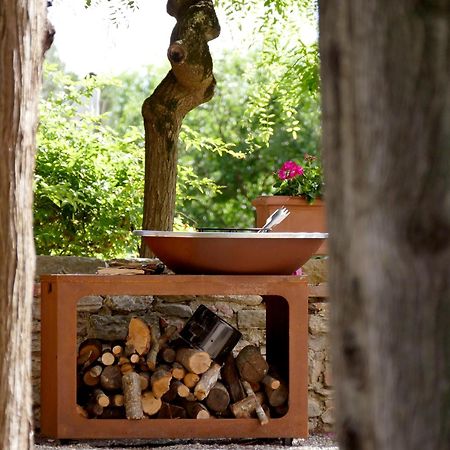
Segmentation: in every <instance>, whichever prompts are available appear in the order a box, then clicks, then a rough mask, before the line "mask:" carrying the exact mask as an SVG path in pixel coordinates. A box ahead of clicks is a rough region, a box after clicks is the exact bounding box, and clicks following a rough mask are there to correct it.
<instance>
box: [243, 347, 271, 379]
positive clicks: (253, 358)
mask: <svg viewBox="0 0 450 450" xmlns="http://www.w3.org/2000/svg"><path fill="white" fill-rule="evenodd" d="M236 366H237V368H238V371H239V374H240V376H241V378H242V379H243V380H245V381H249V382H251V383H258V382H260V381H261V380H262V379H263V378H264V376H265V375H266V374H267V371H268V369H269V365H268V364H267V362H266V360H265V359H264V358H263V356H262V355H261V352H260V351H259V349H258V347H256V346H254V345H247V346H245V347H244V348H243V349H242V350H241V351H240V352H239V354H238V356H237V357H236Z"/></svg>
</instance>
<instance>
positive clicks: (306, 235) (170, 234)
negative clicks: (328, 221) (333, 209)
mask: <svg viewBox="0 0 450 450" xmlns="http://www.w3.org/2000/svg"><path fill="white" fill-rule="evenodd" d="M133 234H134V235H136V236H141V237H166V238H174V237H177V238H200V239H205V238H210V239H211V238H227V239H228V238H231V239H327V238H328V233H320V232H270V233H252V232H234V231H229V232H208V231H158V230H134V231H133Z"/></svg>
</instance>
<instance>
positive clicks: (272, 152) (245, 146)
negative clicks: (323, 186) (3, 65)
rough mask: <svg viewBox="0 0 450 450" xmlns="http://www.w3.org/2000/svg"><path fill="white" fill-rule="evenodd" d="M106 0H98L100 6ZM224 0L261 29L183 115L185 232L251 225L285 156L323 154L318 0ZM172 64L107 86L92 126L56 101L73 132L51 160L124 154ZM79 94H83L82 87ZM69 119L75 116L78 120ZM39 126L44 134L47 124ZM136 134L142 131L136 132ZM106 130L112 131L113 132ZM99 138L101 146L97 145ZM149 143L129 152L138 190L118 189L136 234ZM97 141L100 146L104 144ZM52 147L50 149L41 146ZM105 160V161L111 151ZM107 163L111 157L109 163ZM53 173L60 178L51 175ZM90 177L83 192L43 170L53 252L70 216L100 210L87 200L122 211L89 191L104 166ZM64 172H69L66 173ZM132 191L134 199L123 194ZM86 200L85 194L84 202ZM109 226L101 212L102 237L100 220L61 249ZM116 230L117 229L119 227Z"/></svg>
mask: <svg viewBox="0 0 450 450" xmlns="http://www.w3.org/2000/svg"><path fill="white" fill-rule="evenodd" d="M101 1H102V0H94V1H92V4H94V3H95V2H101ZM103 1H106V0H103ZM87 3H91V2H89V1H88V2H87ZM129 3H130V2H128V1H126V0H115V1H112V2H111V6H112V10H113V9H114V8H116V9H117V6H119V7H120V8H122V7H123V8H128V7H129V6H131V7H133V8H135V7H137V6H138V4H139V2H138V1H136V2H131V3H133V5H129ZM216 3H217V4H219V6H220V7H221V8H222V9H225V11H226V13H227V20H231V21H236V23H243V22H242V21H245V20H249V18H251V21H252V24H255V33H253V36H252V39H251V42H250V48H251V50H250V51H249V53H247V54H245V55H242V54H241V55H239V54H237V53H233V52H228V53H225V54H224V55H223V57H222V58H220V59H217V58H215V61H214V71H215V75H216V78H217V87H216V93H215V96H214V98H213V99H212V100H211V101H210V102H208V103H206V104H204V105H202V106H201V107H199V108H196V109H195V110H193V111H191V112H190V113H189V114H188V115H187V117H186V118H185V120H184V124H183V128H182V131H181V134H180V148H179V155H180V156H179V169H178V186H177V205H176V212H177V217H176V219H175V222H176V228H178V229H182V228H183V227H184V226H185V225H186V224H189V225H192V226H217V227H224V226H226V227H229V226H235V227H249V226H253V221H254V217H253V210H252V207H251V204H250V203H251V200H252V199H253V198H255V197H257V196H259V195H262V194H273V184H274V182H275V178H274V177H275V173H276V170H277V169H278V168H279V167H280V166H281V164H282V163H283V162H285V161H287V160H297V161H300V160H302V159H303V157H304V155H305V154H310V155H315V156H317V157H318V158H320V151H319V150H320V149H319V136H320V108H319V105H320V96H319V57H318V48H317V44H316V43H313V44H308V45H307V44H305V43H304V42H303V41H302V39H301V34H300V31H301V26H302V24H303V23H304V21H307V22H309V23H310V24H313V25H315V24H316V21H317V2H316V0H274V1H267V0H245V1H242V0H220V1H216ZM123 10H125V9H123ZM300 18H301V20H299V19H300ZM219 39H220V37H219ZM244 47H247V45H246V43H242V48H244ZM166 71H167V69H155V68H153V67H149V68H148V69H147V71H146V72H144V73H133V74H123V75H121V76H120V77H119V79H118V81H117V82H116V83H112V84H111V83H109V84H104V85H103V86H102V101H101V110H102V111H107V114H106V113H105V114H103V115H102V116H101V118H97V119H96V120H92V121H91V119H88V120H87V121H86V123H85V115H83V116H81V115H80V114H79V112H78V109H77V108H78V107H76V108H75V110H69V111H67V110H65V109H62V106H63V105H58V106H57V107H55V105H49V106H48V111H49V112H48V113H47V114H48V122H49V124H50V125H48V126H49V128H51V123H52V122H53V126H54V127H55V129H56V128H58V127H61V129H62V130H65V127H67V130H65V131H61V130H59V131H58V132H57V131H56V130H55V131H54V132H55V133H59V134H58V136H60V137H61V139H59V138H58V139H56V141H57V144H56V143H54V142H53V140H52V139H51V138H48V139H47V142H46V146H45V147H48V148H52V146H53V147H55V150H54V151H53V150H52V151H53V153H51V154H50V155H49V156H48V160H49V163H48V165H49V166H52V165H53V164H54V165H55V166H58V164H60V165H63V164H62V163H61V161H59V162H57V161H56V160H58V159H59V156H58V155H59V154H63V155H64V156H63V157H62V158H61V159H62V160H63V162H64V164H65V163H66V162H68V161H70V159H71V158H75V159H76V158H78V160H80V161H83V164H86V165H88V164H91V166H92V165H94V164H93V163H89V161H93V160H95V158H97V157H98V156H95V157H94V154H95V155H98V154H100V155H104V154H105V153H116V150H115V149H116V148H119V149H120V148H122V147H121V145H120V142H121V141H122V139H125V138H124V137H123V136H128V133H129V132H130V130H133V127H138V128H139V129H141V130H142V128H143V126H142V117H141V105H142V102H143V101H144V99H145V98H146V97H148V96H149V95H150V94H151V93H152V92H153V90H154V89H155V87H156V86H157V85H158V84H159V82H160V81H161V80H162V78H163V77H164V75H165V73H166ZM64 89H65V90H66V91H67V95H68V98H69V100H70V102H72V103H73V102H74V99H73V98H71V97H70V89H68V88H64ZM83 89H86V88H85V87H84V88H83ZM76 92H77V93H78V94H79V88H77V90H76ZM51 101H54V100H51ZM70 102H69V103H70ZM75 103H76V102H75ZM58 108H59V109H58ZM52 110H53V111H55V113H56V114H57V115H58V116H59V117H60V118H61V117H66V120H65V121H62V122H63V123H61V124H59V125H58V119H57V118H51V117H50V112H51V111H52ZM75 117H76V118H78V119H75ZM81 118H82V120H81ZM43 120H45V117H43ZM61 120H62V119H61ZM66 122H71V123H72V125H68V124H67V123H66ZM94 124H95V125H94ZM41 129H42V130H43V131H44V128H43V127H41ZM111 129H114V131H112V130H111ZM94 130H95V131H94ZM43 131H42V132H43ZM100 131H101V132H100ZM42 132H41V133H42ZM98 132H100V134H99V135H97V137H96V138H94V137H93V136H95V133H98ZM133 132H134V133H136V130H134V131H133ZM102 133H105V136H104V135H103V134H102ZM106 136H108V137H106ZM78 138H80V139H81V140H84V139H85V140H86V141H87V144H86V145H82V144H76V145H75V144H74V142H72V141H75V140H77V139H78ZM91 138H92V141H95V143H94V142H92V143H91ZM66 139H67V143H66V144H65V146H67V148H64V149H59V148H58V147H59V146H63V144H62V142H63V141H64V140H66ZM50 141H52V142H50ZM102 142H106V143H107V144H105V145H103V144H101V145H100V144H99V143H102ZM142 143H143V137H142V136H141V135H140V138H137V139H136V140H135V141H133V140H132V145H131V147H130V149H129V151H130V153H132V154H133V155H135V156H134V158H137V159H133V158H132V159H133V161H134V162H133V163H132V164H131V167H129V170H130V174H129V176H130V177H132V179H133V180H134V181H133V184H134V187H135V188H136V189H135V191H134V192H133V195H128V194H124V193H120V195H119V198H120V199H121V200H123V201H124V203H126V204H129V207H128V208H129V209H130V210H132V211H135V212H134V217H136V220H134V221H133V222H132V221H131V220H126V221H125V231H124V235H123V236H128V238H129V234H130V233H129V230H130V229H132V228H133V227H140V209H141V207H142V206H141V205H142V201H143V193H142V183H143V173H142V170H143V169H142V165H143V164H142V156H143V149H142V148H141V147H142ZM96 145H97V146H99V148H96V147H95V146H96ZM41 147H42V145H41ZM63 147H64V146H63ZM87 147H89V148H90V149H91V151H92V154H89V155H88V154H82V153H78V152H81V149H82V148H87ZM69 148H70V152H69V150H68V149H69ZM73 148H75V149H76V152H77V153H78V156H77V157H75V156H70V155H69V153H71V152H73V151H74V150H73ZM131 148H134V149H137V148H138V149H139V151H138V155H139V156H136V154H135V153H133V152H134V150H131ZM106 149H109V150H110V151H109V152H108V151H106ZM40 151H41V150H40ZM44 151H49V150H47V149H46V148H44V147H43V152H44ZM85 151H87V150H85ZM125 153H126V152H125ZM119 154H121V151H119ZM38 158H42V157H38ZM99 158H100V159H102V158H103V160H104V161H107V158H106V157H105V156H103V157H99ZM38 164H39V161H38ZM105 164H106V163H105ZM109 164H110V163H109V162H107V164H106V165H109ZM138 166H139V167H138ZM58 170H60V171H61V172H64V173H65V174H66V175H65V176H66V177H67V173H69V172H70V171H71V170H72V169H71V168H61V169H58ZM77 170H78V169H77ZM80 170H81V169H80ZM86 170H87V168H86ZM131 172H132V173H131ZM94 173H95V172H94ZM107 173H111V176H112V178H114V177H115V176H116V175H113V171H111V172H109V171H108V172H107ZM53 176H54V177H55V179H54V178H52V177H53ZM47 177H50V179H49V180H50V181H47V180H46V178H47ZM92 177H93V178H92V179H90V181H89V184H92V186H94V187H92V186H91V187H90V188H88V186H87V184H86V185H80V186H79V188H80V189H78V187H77V185H76V183H75V181H70V182H69V181H67V179H65V181H64V183H61V185H60V184H58V183H59V181H58V179H56V175H53V174H52V172H51V171H49V172H48V173H47V172H44V173H43V177H42V179H43V180H45V181H47V184H48V185H49V186H51V187H52V195H53V197H52V198H50V197H51V196H48V197H49V198H46V200H45V202H44V201H41V203H39V204H37V207H38V214H43V212H41V211H39V210H40V209H41V208H42V211H44V210H46V211H47V212H46V213H45V214H46V215H43V216H42V218H40V216H38V219H39V220H40V222H39V223H40V224H42V227H43V228H42V229H43V230H44V225H45V226H46V227H47V228H48V230H47V231H46V233H47V235H45V233H42V234H41V237H38V238H37V243H38V244H39V245H41V248H47V249H49V248H50V250H47V251H51V252H53V253H56V252H58V250H57V247H58V246H57V245H55V246H54V248H53V247H51V246H52V244H51V243H52V241H54V240H55V239H56V240H58V239H60V238H59V236H62V237H64V236H65V234H67V233H68V231H67V230H71V226H74V225H73V224H70V223H69V222H70V220H72V219H70V217H75V216H76V220H75V219H74V223H75V222H76V224H81V223H83V227H84V228H86V227H87V228H89V226H88V225H87V224H88V222H89V221H90V220H91V217H92V216H89V215H86V216H85V217H81V218H80V216H77V214H78V212H79V210H80V209H81V208H82V206H83V204H82V203H83V202H84V203H86V204H87V205H89V207H86V209H88V210H89V209H91V210H93V211H95V213H94V214H93V215H94V216H95V217H96V218H97V217H100V216H101V215H102V214H105V215H108V214H109V216H110V217H113V216H114V214H115V215H116V216H118V215H119V214H117V211H120V209H118V210H117V211H113V212H112V213H107V212H102V213H100V212H98V209H97V207H96V206H95V200H94V197H95V196H93V197H92V198H89V199H87V200H86V199H84V197H83V196H84V195H85V191H89V190H93V191H95V192H96V195H97V194H99V192H97V188H96V186H97V183H100V181H99V180H100V179H101V178H102V177H101V176H100V177H99V176H98V173H97V175H95V176H94V175H92ZM133 177H135V178H133ZM63 178H64V177H62V176H61V179H63ZM71 178H73V179H75V180H76V179H77V176H76V174H75V175H74V174H73V173H72V174H71V176H69V180H71ZM94 178H95V179H94ZM72 183H73V185H72ZM108 183H109V185H110V186H113V185H114V184H113V183H114V180H113V179H111V180H109V182H108ZM37 184H38V191H37V193H39V179H38V183H37ZM100 184H101V183H100ZM40 186H41V190H43V191H45V189H43V187H45V186H44V184H41V185H40ZM58 186H59V187H58ZM67 186H69V187H70V189H69V187H67ZM58 189H60V190H62V191H64V192H66V191H67V192H68V193H69V194H68V195H65V194H64V195H60V196H59V197H58V195H57V194H56V192H57V191H58ZM80 190H81V193H80V192H79V191H80ZM98 190H100V189H98ZM126 195H128V197H127V198H124V196H126ZM100 197H101V196H100ZM58 198H59V200H58ZM62 198H64V200H62ZM79 198H82V200H83V202H81V201H80V200H79ZM37 199H39V197H37ZM58 201H59V203H60V204H61V205H63V206H65V205H66V204H70V205H71V208H72V209H69V212H67V213H66V210H64V214H63V212H62V211H63V208H62V207H61V206H57V208H59V209H58V214H60V216H58V217H61V218H62V222H64V221H65V222H66V223H64V224H58V225H56V224H52V225H53V228H52V229H51V230H50V225H49V222H54V221H55V219H54V218H53V216H52V213H53V212H54V209H55V205H57V204H58ZM106 204H108V202H106ZM109 204H113V202H110V203H109ZM41 205H43V206H41ZM74 205H76V206H75V207H74ZM92 205H94V206H92ZM65 207H66V206H65ZM114 207H115V208H120V207H119V206H117V204H114ZM66 208H67V207H66ZM136 211H137V212H136ZM120 214H121V213H120ZM69 219H70V220H69ZM58 220H59V219H58ZM107 223H108V220H106V219H105V220H103V219H102V223H101V225H98V226H97V230H98V233H99V235H98V236H95V235H94V228H93V227H92V230H91V231H89V230H88V231H89V233H90V237H89V238H88V237H86V238H83V239H84V241H83V243H82V242H81V241H79V243H78V244H77V245H73V246H72V247H70V248H69V247H68V245H66V244H64V245H66V246H65V247H64V246H63V247H62V248H63V250H61V253H72V254H82V253H83V249H85V248H91V247H89V246H90V245H91V244H92V242H95V243H98V242H104V243H106V241H107V239H106V238H105V239H104V238H103V237H102V236H104V235H103V234H102V233H103V231H102V230H106V229H109V228H108V226H106V225H105V224H107ZM131 223H132V225H130V224H131ZM49 230H50V231H49ZM109 230H110V229H109ZM77 231H78V230H77ZM95 232H97V231H95ZM109 233H112V232H111V230H110V231H109ZM76 234H77V233H72V234H71V235H70V237H69V239H67V241H68V242H70V241H71V240H73V239H77V238H74V236H76ZM46 236H47V237H46ZM86 236H87V235H86ZM64 239H65V238H64ZM112 240H113V241H114V243H115V244H117V245H119V244H118V243H119V242H120V241H121V242H126V244H125V245H124V246H123V247H121V249H120V250H119V249H118V247H117V248H116V249H111V254H112V253H113V252H116V253H117V252H118V253H120V252H122V253H126V252H128V251H130V249H131V248H132V245H133V244H132V243H131V241H130V243H129V244H128V241H127V240H126V238H123V239H122V238H115V237H114V239H112ZM89 242H91V244H89ZM85 245H86V246H87V247H85ZM106 247H107V245H106V244H99V245H98V246H97V248H96V249H95V250H92V251H91V250H89V251H90V252H91V254H99V252H102V248H106ZM38 248H39V247H38ZM77 252H78V253H77Z"/></svg>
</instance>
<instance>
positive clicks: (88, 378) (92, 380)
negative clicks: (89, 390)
mask: <svg viewBox="0 0 450 450" xmlns="http://www.w3.org/2000/svg"><path fill="white" fill-rule="evenodd" d="M83 383H84V384H85V385H86V386H91V387H92V386H97V385H98V384H99V383H100V377H99V376H93V375H92V374H91V372H90V371H89V370H88V371H87V372H85V373H84V374H83Z"/></svg>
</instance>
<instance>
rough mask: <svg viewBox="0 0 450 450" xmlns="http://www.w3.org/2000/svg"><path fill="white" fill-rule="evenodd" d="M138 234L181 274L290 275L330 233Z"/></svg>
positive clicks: (150, 232)
mask: <svg viewBox="0 0 450 450" xmlns="http://www.w3.org/2000/svg"><path fill="white" fill-rule="evenodd" d="M134 233H135V234H136V235H138V236H142V237H143V238H144V242H145V244H146V245H147V246H148V247H149V248H150V249H151V250H152V252H153V253H154V254H155V256H156V257H157V258H159V259H160V260H161V261H162V262H163V263H164V264H165V265H166V266H167V267H168V268H169V269H171V270H173V271H174V272H175V273H178V274H227V275H231V274H239V275H288V274H292V273H293V272H295V271H296V270H297V269H298V268H300V267H301V266H302V265H303V264H304V263H306V261H308V259H309V258H310V257H311V256H312V255H313V254H314V252H315V251H316V250H317V249H318V248H319V247H320V245H321V244H322V243H323V241H324V239H326V238H327V233H249V232H170V231H151V230H137V231H135V232H134Z"/></svg>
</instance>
